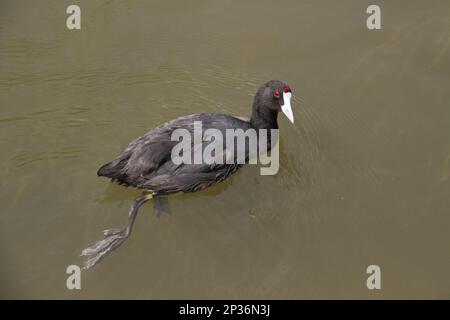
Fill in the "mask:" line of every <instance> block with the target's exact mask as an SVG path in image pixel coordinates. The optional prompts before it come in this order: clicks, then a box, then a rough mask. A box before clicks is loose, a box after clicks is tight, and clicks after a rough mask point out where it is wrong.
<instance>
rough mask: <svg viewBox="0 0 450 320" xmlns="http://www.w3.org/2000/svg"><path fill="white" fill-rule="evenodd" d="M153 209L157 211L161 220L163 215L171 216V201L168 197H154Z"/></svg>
mask: <svg viewBox="0 0 450 320" xmlns="http://www.w3.org/2000/svg"><path fill="white" fill-rule="evenodd" d="M153 209H154V210H155V211H156V216H157V217H158V218H159V217H160V216H161V214H162V213H164V214H167V215H171V214H172V210H171V209H170V205H169V199H168V198H167V197H154V198H153Z"/></svg>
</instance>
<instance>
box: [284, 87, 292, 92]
mask: <svg viewBox="0 0 450 320" xmlns="http://www.w3.org/2000/svg"><path fill="white" fill-rule="evenodd" d="M283 92H284V93H288V92H291V89H289V88H288V87H285V88H284V89H283Z"/></svg>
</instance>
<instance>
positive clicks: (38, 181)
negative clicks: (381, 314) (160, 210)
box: [0, 0, 450, 299]
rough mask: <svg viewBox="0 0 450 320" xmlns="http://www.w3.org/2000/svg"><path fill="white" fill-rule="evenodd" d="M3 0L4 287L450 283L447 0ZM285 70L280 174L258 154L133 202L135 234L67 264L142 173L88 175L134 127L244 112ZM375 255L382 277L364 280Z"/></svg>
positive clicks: (394, 289) (124, 205)
mask: <svg viewBox="0 0 450 320" xmlns="http://www.w3.org/2000/svg"><path fill="white" fill-rule="evenodd" d="M372 2H373V1H356V0H355V1H331V0H330V1H277V2H276V3H275V2H272V1H256V0H253V1H224V0H217V1H206V0H205V1H195V2H191V1H189V2H187V1H153V2H150V1H132V2H129V3H125V2H124V1H95V2H94V1H77V4H79V5H80V7H81V10H82V29H81V30H80V31H77V30H75V31H69V30H67V28H66V23H65V20H66V17H67V14H66V13H65V11H66V7H67V6H68V5H69V4H71V3H70V2H67V1H66V2H64V1H56V0H54V1H40V2H39V4H38V3H37V2H36V3H35V2H33V3H31V2H29V1H5V0H4V1H2V2H1V3H0V106H1V108H0V134H1V136H0V137H1V139H0V150H1V155H0V159H1V161H0V169H1V184H0V203H1V205H0V208H1V211H0V240H1V242H0V254H1V257H2V262H1V264H0V281H1V283H0V296H1V297H3V298H64V299H72V298H288V299H294V298H295V299H297V298H450V275H449V273H448V271H449V267H450V250H449V246H450V233H449V231H448V230H449V226H450V106H449V101H450V91H449V88H450V55H449V46H450V3H449V2H448V1H406V0H405V1H377V3H378V4H379V5H380V6H381V8H382V29H381V30H379V31H369V30H367V28H366V25H365V23H366V17H367V14H366V8H367V6H368V5H369V4H371V3H372ZM274 78H275V79H276V78H279V79H283V80H285V81H287V82H288V83H289V84H290V86H291V87H292V89H293V90H294V94H295V95H296V98H295V99H294V101H293V108H294V114H295V119H296V122H295V124H294V125H291V124H290V123H289V122H288V121H287V120H286V119H285V118H284V117H280V120H279V122H280V127H281V136H282V141H281V147H280V152H281V160H280V161H281V163H280V172H279V174H278V175H276V176H260V175H259V170H258V168H257V167H255V166H249V167H246V168H245V169H244V170H242V171H241V172H240V173H239V174H237V175H235V176H233V177H232V178H231V179H229V180H227V181H226V182H224V183H222V184H220V185H217V186H215V187H213V188H211V189H208V190H205V191H202V192H199V193H195V194H190V195H178V196H175V197H173V198H171V206H172V211H173V214H172V216H162V217H160V218H159V219H158V218H157V217H156V216H155V214H154V213H153V209H152V206H151V204H147V205H145V206H144V207H143V208H142V209H141V212H140V215H139V217H138V219H137V222H136V225H135V229H134V232H133V234H132V236H131V238H130V239H129V240H128V241H127V242H126V243H125V244H124V245H123V246H122V247H121V248H120V249H118V250H117V251H116V252H114V253H112V254H111V255H109V256H108V257H107V258H105V259H104V260H103V261H102V263H100V264H99V265H98V266H96V267H95V268H94V269H92V270H89V271H87V272H83V273H82V290H80V291H69V290H67V289H66V277H67V275H66V273H65V271H66V267H67V266H68V265H70V264H81V263H82V259H81V258H80V257H79V256H78V255H79V253H80V252H81V250H82V249H83V248H85V247H86V246H87V245H88V244H90V243H92V242H93V241H96V240H99V238H101V233H100V231H101V230H103V229H105V228H111V227H119V226H121V225H123V224H124V223H125V221H126V216H127V212H128V208H129V205H130V204H131V202H132V200H133V199H134V198H135V197H136V196H137V195H138V194H139V192H138V191H135V190H132V189H126V188H123V187H120V186H116V185H113V184H111V183H110V182H109V181H108V180H107V179H101V178H98V177H96V170H97V169H98V167H99V166H100V165H102V164H104V163H106V162H108V161H109V160H111V159H112V158H113V157H115V155H116V154H117V153H118V152H119V151H120V150H121V149H122V147H123V146H124V145H126V144H127V143H128V142H129V141H130V140H131V139H133V138H135V137H137V136H139V135H141V134H143V133H145V132H146V131H147V130H149V129H150V128H153V127H155V126H157V125H158V124H160V123H162V122H165V121H167V120H169V119H172V118H175V117H178V116H181V115H186V114H191V113H197V112H223V113H231V114H236V115H243V116H247V115H249V113H250V106H251V102H252V97H253V94H254V93H255V91H256V89H257V87H258V86H259V85H260V84H262V83H263V82H265V81H267V80H270V79H274ZM371 264H376V265H379V266H380V267H381V272H382V289H381V290H378V291H377V290H373V291H370V290H368V289H367V287H366V278H367V276H368V275H367V274H366V268H367V266H368V265H371Z"/></svg>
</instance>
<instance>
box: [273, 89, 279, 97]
mask: <svg viewBox="0 0 450 320" xmlns="http://www.w3.org/2000/svg"><path fill="white" fill-rule="evenodd" d="M273 96H274V97H275V98H279V97H280V93H279V92H278V90H275V91H274V92H273Z"/></svg>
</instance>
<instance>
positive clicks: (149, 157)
mask: <svg viewBox="0 0 450 320" xmlns="http://www.w3.org/2000/svg"><path fill="white" fill-rule="evenodd" d="M195 121H201V122H202V129H203V130H206V129H209V128H215V129H218V130H221V131H222V130H225V129H226V128H230V129H233V128H242V127H243V126H244V127H245V126H246V122H245V121H244V120H242V119H239V118H236V117H232V116H227V115H221V114H194V115H190V116H185V117H180V118H177V119H175V120H172V121H169V122H167V123H165V124H163V125H161V126H159V127H157V128H155V129H153V130H151V131H149V132H148V133H146V134H145V135H143V136H141V137H138V138H137V139H135V140H133V141H132V142H130V143H129V145H128V146H127V147H126V148H125V149H124V150H123V151H122V152H121V153H120V154H119V155H118V156H117V158H116V159H114V160H113V161H112V162H110V163H108V164H106V165H104V166H102V167H101V168H100V169H99V171H98V174H99V175H101V176H106V177H110V178H113V179H117V180H118V181H119V182H120V183H124V184H128V185H132V186H136V187H142V188H150V186H149V185H148V184H149V181H150V180H152V181H153V184H157V185H160V183H161V184H162V183H163V180H164V181H165V182H164V183H166V184H170V181H172V182H173V183H174V184H175V183H176V182H175V180H174V179H173V178H172V179H169V178H168V176H180V177H179V180H183V179H185V180H189V181H191V180H192V179H193V176H192V175H193V174H198V175H199V176H197V177H196V178H197V179H199V180H202V179H211V178H214V179H220V178H221V176H222V175H226V176H228V175H229V174H230V173H229V172H231V171H233V169H235V170H237V169H238V167H236V168H234V166H233V165H231V167H230V165H226V164H224V165H221V164H214V163H213V164H210V165H207V164H198V165H197V164H193V165H185V164H182V165H178V166H177V165H175V164H174V163H173V162H172V161H171V152H172V148H173V147H174V146H175V145H176V144H177V143H178V141H171V135H172V132H173V131H174V130H175V129H181V128H182V129H186V130H188V131H189V132H191V133H192V132H193V130H194V122H195ZM201 143H202V144H203V143H205V141H201ZM208 143H209V142H208ZM195 147H196V146H195V144H194V143H193V144H192V149H191V151H193V149H194V148H195ZM197 147H198V146H197ZM224 151H225V150H224ZM235 170H234V171H235ZM234 171H233V172H234ZM216 175H218V176H217V177H215V176H216ZM159 176H160V177H159ZM213 176H214V177H213ZM153 188H154V186H153ZM150 189H152V188H150Z"/></svg>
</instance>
